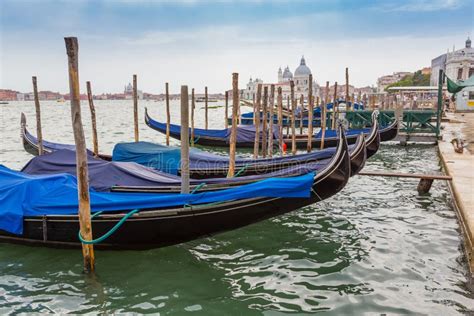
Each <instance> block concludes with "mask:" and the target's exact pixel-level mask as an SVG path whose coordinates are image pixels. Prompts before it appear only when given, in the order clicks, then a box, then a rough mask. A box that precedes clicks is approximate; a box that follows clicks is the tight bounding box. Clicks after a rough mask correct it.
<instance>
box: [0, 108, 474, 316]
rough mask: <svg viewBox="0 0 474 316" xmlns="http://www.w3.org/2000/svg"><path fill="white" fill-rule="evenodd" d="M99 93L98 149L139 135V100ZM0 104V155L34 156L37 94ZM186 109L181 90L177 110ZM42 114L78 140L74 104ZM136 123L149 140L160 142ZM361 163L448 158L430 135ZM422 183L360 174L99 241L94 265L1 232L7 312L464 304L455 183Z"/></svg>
mask: <svg viewBox="0 0 474 316" xmlns="http://www.w3.org/2000/svg"><path fill="white" fill-rule="evenodd" d="M201 105H202V103H198V104H197V109H198V111H199V113H197V114H196V117H197V119H196V121H197V122H201V124H200V125H201V126H203V123H202V122H203V119H202V112H203V111H202V110H201ZM213 105H215V104H213ZM96 106H97V115H98V120H99V124H98V127H99V135H100V144H99V146H100V147H101V149H102V150H101V151H103V152H111V150H112V148H113V144H114V143H116V142H118V141H131V140H132V137H133V126H132V124H131V118H132V117H133V115H132V103H131V101H122V102H110V101H102V102H99V101H97V102H96ZM144 106H147V107H148V108H149V109H150V111H151V114H152V115H153V116H154V117H156V118H157V119H163V118H164V117H165V113H164V107H163V104H162V103H157V102H142V103H141V104H140V111H141V112H140V116H141V115H142V114H143V107H144ZM0 109H1V113H0V114H1V135H2V143H1V147H0V163H2V164H5V165H7V166H9V167H12V168H21V167H22V166H23V165H24V163H26V162H27V161H28V160H29V159H30V158H31V157H30V156H29V155H28V154H26V153H25V152H24V151H23V149H22V145H21V141H20V138H19V131H20V130H19V120H20V113H21V112H22V111H23V112H25V113H26V114H27V116H28V118H29V124H28V126H29V128H30V130H32V131H33V132H34V131H35V125H34V107H33V104H32V103H29V102H23V103H20V102H18V103H16V102H12V103H10V104H8V105H1V108H0ZM178 109H179V106H178V102H177V101H173V103H172V112H173V113H172V120H173V121H174V122H179V120H178V118H179V113H177V112H178ZM83 110H84V115H85V117H84V124H86V136H87V137H88V139H89V140H90V130H89V125H90V120H89V116H88V115H89V114H88V112H87V111H85V110H86V107H85V106H84V109H83ZM244 111H245V109H244ZM209 112H210V126H212V127H213V128H218V127H222V126H223V125H224V115H223V109H222V108H215V109H210V110H209ZM42 115H43V124H44V128H43V135H44V137H45V139H48V140H52V141H59V142H66V143H72V141H73V138H72V132H71V127H70V112H69V105H68V104H67V103H66V104H62V103H56V102H49V103H48V102H43V113H42ZM140 124H141V127H140V132H141V134H140V135H141V139H143V140H149V141H155V142H163V140H164V139H163V137H162V136H161V135H158V134H157V133H155V132H153V131H151V130H149V129H148V128H147V127H146V126H145V124H144V123H143V122H140ZM89 143H90V141H89ZM174 143H175V144H177V143H176V142H174ZM366 170H387V171H389V170H391V171H402V172H439V171H440V165H439V161H438V157H437V152H436V149H435V147H429V146H409V147H406V148H404V147H399V146H397V145H394V144H392V145H383V146H382V148H381V150H380V152H379V153H377V155H376V156H375V157H373V158H371V159H370V161H368V162H367V165H366ZM416 186H417V181H416V180H412V179H404V180H400V179H396V178H369V177H362V176H356V177H354V178H352V179H351V180H350V183H349V184H348V185H347V187H346V188H345V189H344V190H343V191H342V192H340V193H339V194H337V195H336V196H334V197H332V198H331V199H328V200H327V201H324V202H322V203H319V204H314V205H311V206H308V207H305V208H302V209H300V210H298V211H295V212H291V213H288V214H286V215H283V216H280V217H277V218H274V219H270V220H266V221H264V222H260V223H257V224H254V225H251V226H248V227H245V228H242V229H239V230H235V231H230V232H227V233H223V234H220V235H217V236H214V237H211V238H203V239H200V240H196V241H193V242H189V243H186V244H182V245H178V246H173V247H167V248H163V249H154V250H148V251H122V252H119V251H97V252H96V257H97V274H96V276H95V277H89V276H86V275H84V274H82V273H81V268H82V265H81V263H82V261H81V260H82V259H81V251H80V250H58V249H42V248H34V247H27V246H18V245H10V244H0V313H1V314H9V313H12V314H15V313H22V312H25V313H26V312H37V313H49V312H51V313H60V314H62V313H67V312H71V313H87V312H92V313H126V312H136V313H155V314H162V315H166V314H169V315H180V314H181V315H184V314H196V315H261V314H265V315H281V314H287V313H296V314H312V313H316V312H320V313H322V314H324V313H326V314H329V315H361V314H415V315H423V314H426V315H457V314H460V315H464V314H470V313H472V311H473V310H474V300H473V293H472V291H471V289H472V287H471V285H470V283H469V280H468V277H467V265H466V262H465V259H464V257H463V253H462V240H461V236H460V230H459V225H458V223H457V220H456V216H455V213H454V210H453V208H452V205H451V198H450V195H449V192H448V188H447V186H446V184H445V183H443V182H442V181H436V182H435V183H434V184H433V188H432V189H431V191H430V193H429V194H428V195H425V196H419V195H418V194H417V192H416Z"/></svg>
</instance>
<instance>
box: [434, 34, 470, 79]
mask: <svg viewBox="0 0 474 316" xmlns="http://www.w3.org/2000/svg"><path fill="white" fill-rule="evenodd" d="M440 69H442V70H443V71H444V72H445V73H446V75H447V76H448V77H449V78H451V79H452V80H466V79H467V78H469V77H471V76H473V75H474V48H472V43H471V39H470V38H469V37H468V38H467V40H466V43H465V47H464V48H461V49H458V50H455V51H452V52H451V53H450V52H449V51H448V52H447V53H446V54H443V55H440V56H438V57H436V58H434V59H433V60H431V77H430V83H431V85H432V86H437V85H438V77H439V70H440Z"/></svg>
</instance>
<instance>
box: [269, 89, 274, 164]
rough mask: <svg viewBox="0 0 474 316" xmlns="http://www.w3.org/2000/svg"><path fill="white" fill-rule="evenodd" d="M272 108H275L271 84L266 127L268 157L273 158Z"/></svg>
mask: <svg viewBox="0 0 474 316" xmlns="http://www.w3.org/2000/svg"><path fill="white" fill-rule="evenodd" d="M274 107H275V85H274V84H272V85H271V86H270V99H269V110H270V114H269V116H270V120H269V124H268V125H269V127H268V157H270V158H271V157H272V156H273V115H274V111H273V110H274Z"/></svg>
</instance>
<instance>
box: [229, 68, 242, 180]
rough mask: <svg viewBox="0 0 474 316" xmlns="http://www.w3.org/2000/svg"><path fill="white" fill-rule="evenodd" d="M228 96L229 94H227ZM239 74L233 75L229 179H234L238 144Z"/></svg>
mask: <svg viewBox="0 0 474 316" xmlns="http://www.w3.org/2000/svg"><path fill="white" fill-rule="evenodd" d="M226 94H227V93H226ZM239 103H240V101H239V74H238V73H233V74H232V129H231V131H230V147H229V170H228V172H227V177H228V178H232V177H234V173H235V148H236V143H237V116H238V115H239V113H238V107H239Z"/></svg>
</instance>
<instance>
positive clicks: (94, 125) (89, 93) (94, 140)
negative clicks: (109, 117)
mask: <svg viewBox="0 0 474 316" xmlns="http://www.w3.org/2000/svg"><path fill="white" fill-rule="evenodd" d="M86 86H87V99H88V100H89V109H90V111H91V122H92V144H93V148H94V156H96V157H97V156H99V140H98V139H97V121H96V117H95V106H94V97H93V95H92V89H91V82H90V81H87V82H86Z"/></svg>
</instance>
